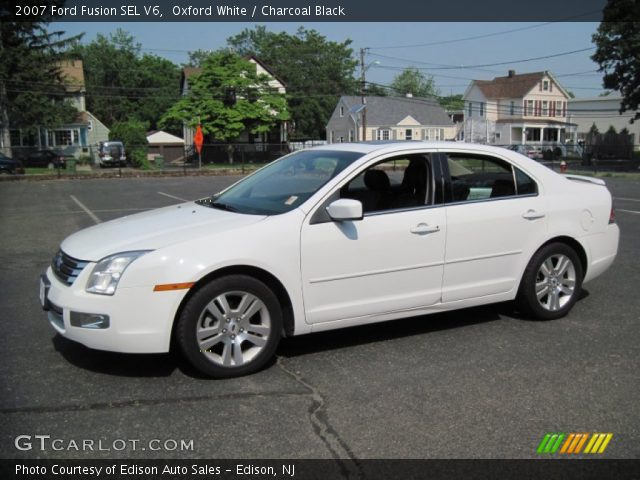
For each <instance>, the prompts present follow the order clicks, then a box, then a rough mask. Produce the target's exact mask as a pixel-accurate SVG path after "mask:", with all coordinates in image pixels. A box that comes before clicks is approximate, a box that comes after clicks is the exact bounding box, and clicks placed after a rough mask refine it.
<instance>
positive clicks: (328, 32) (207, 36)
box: [52, 22, 602, 97]
mask: <svg viewBox="0 0 640 480" xmlns="http://www.w3.org/2000/svg"><path fill="white" fill-rule="evenodd" d="M255 25H256V24H255V23H239V22H228V23H204V22H199V23H168V22H167V23H142V22H139V23H136V22H127V23H116V22H111V23H79V22H78V23H62V22H59V23H55V24H53V25H52V27H53V28H56V29H57V28H60V29H62V30H65V31H66V32H67V33H68V34H76V33H81V32H85V37H84V40H83V41H84V42H90V41H91V40H93V39H94V38H95V36H96V35H97V34H98V33H102V34H108V33H111V32H113V31H115V30H116V29H117V28H122V29H124V30H126V31H128V32H129V33H131V34H132V35H133V36H134V37H135V38H136V40H137V41H138V42H139V43H141V44H142V48H143V51H144V52H148V53H153V54H156V55H159V56H163V57H166V58H168V59H169V60H171V61H173V62H175V63H178V64H179V63H182V62H185V61H186V60H187V52H188V51H190V50H196V49H198V48H202V49H211V50H215V49H217V48H220V47H223V46H225V44H226V39H227V38H228V37H230V36H232V35H235V34H237V33H239V32H240V31H242V30H243V29H245V28H253V27H254V26H255ZM265 25H266V27H267V29H269V30H272V31H276V32H279V31H286V32H289V33H293V32H295V31H296V30H297V29H298V27H299V26H301V25H302V26H304V27H306V28H309V29H315V30H317V31H318V32H320V33H321V34H322V35H324V36H326V37H327V38H328V39H330V40H334V41H344V40H346V39H351V40H352V42H353V43H352V47H353V48H354V50H355V51H356V52H357V51H358V50H359V49H360V48H363V47H366V48H370V50H369V54H368V56H367V62H368V63H371V66H370V68H369V69H368V70H367V80H368V81H371V82H375V83H380V84H389V83H390V82H391V81H392V79H393V77H394V75H396V74H397V73H399V70H398V69H402V68H404V67H408V66H414V67H419V68H424V69H425V70H423V72H424V73H425V74H428V75H429V74H430V75H434V79H435V81H436V85H437V86H438V88H439V89H440V91H441V94H442V95H448V94H451V93H462V92H464V89H465V88H466V86H467V85H468V84H469V80H470V79H491V78H493V77H495V76H502V75H506V72H507V70H509V69H514V70H516V71H517V72H518V73H526V72H535V71H540V70H549V71H551V72H552V73H553V74H554V75H556V76H557V78H558V80H559V81H560V83H561V84H562V85H563V86H564V87H565V88H566V89H567V90H570V91H572V92H573V93H574V94H575V96H576V97H594V96H597V95H598V94H599V93H601V92H602V89H601V83H602V76H601V74H600V73H597V72H596V70H597V65H596V64H595V63H594V62H593V61H592V60H591V59H590V58H589V57H590V55H591V54H592V53H593V50H588V51H583V52H577V53H573V54H569V55H562V56H557V57H553V58H547V59H542V60H535V61H527V62H519V63H507V64H504V65H497V66H488V67H478V68H459V67H460V66H474V65H486V64H495V63H503V62H512V61H516V60H524V59H531V58H538V57H543V56H548V55H554V54H558V53H564V52H571V51H575V50H582V49H586V48H590V47H593V43H592V41H591V36H592V34H593V33H595V31H596V30H597V28H598V24H597V23H591V22H572V23H550V22H546V23H543V22H538V23H508V22H496V23H479V22H478V23H468V22H467V23H305V24H301V23H293V22H291V23H267V24H265ZM513 30H517V31H513ZM502 32H507V33H502ZM494 33H495V34H496V35H491V36H487V37H485V38H476V39H472V40H464V39H466V38H468V37H476V36H482V35H486V34H494ZM452 40H456V41H453V42H452ZM441 42H446V43H441ZM427 43H429V44H431V45H425V46H417V45H424V44H427ZM434 43H439V44H436V45H434ZM389 47H393V48H389ZM374 61H377V62H380V63H379V64H373V62H374ZM451 66H454V67H458V68H448V67H451Z"/></svg>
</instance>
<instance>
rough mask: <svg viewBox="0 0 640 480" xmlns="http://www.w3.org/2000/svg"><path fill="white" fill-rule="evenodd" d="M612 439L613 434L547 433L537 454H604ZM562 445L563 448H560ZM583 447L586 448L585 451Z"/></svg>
mask: <svg viewBox="0 0 640 480" xmlns="http://www.w3.org/2000/svg"><path fill="white" fill-rule="evenodd" d="M612 438H613V433H593V434H590V433H569V434H564V433H547V434H546V435H545V436H544V438H543V439H542V441H541V442H540V445H538V449H537V452H538V453H539V454H545V453H546V454H554V453H564V454H574V455H576V454H579V453H591V454H593V453H604V451H605V450H606V448H607V446H608V445H609V442H610V441H611V439H612ZM587 440H588V441H587ZM563 441H564V442H563ZM585 444H586V447H585ZM561 445H562V448H561V447H560V446H561ZM583 447H585V448H584V451H583Z"/></svg>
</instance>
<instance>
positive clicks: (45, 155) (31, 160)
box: [23, 149, 72, 168]
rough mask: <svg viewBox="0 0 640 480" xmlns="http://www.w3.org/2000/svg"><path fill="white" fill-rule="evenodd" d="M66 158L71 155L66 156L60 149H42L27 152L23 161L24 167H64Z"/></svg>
mask: <svg viewBox="0 0 640 480" xmlns="http://www.w3.org/2000/svg"><path fill="white" fill-rule="evenodd" d="M68 158H72V156H67V155H65V154H64V153H62V152H60V151H56V150H51V149H44V150H36V151H33V152H31V153H29V154H28V155H27V157H26V158H25V159H24V161H23V163H24V166H25V167H49V168H66V167H67V159H68Z"/></svg>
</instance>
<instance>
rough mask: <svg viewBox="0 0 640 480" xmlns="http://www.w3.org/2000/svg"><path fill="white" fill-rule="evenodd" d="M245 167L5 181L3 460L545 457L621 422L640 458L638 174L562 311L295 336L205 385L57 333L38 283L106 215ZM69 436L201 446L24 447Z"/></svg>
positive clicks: (498, 313)
mask: <svg viewBox="0 0 640 480" xmlns="http://www.w3.org/2000/svg"><path fill="white" fill-rule="evenodd" d="M233 180H234V178H232V177H185V178H154V179H144V178H140V179H100V180H76V181H42V182H33V181H30V182H3V183H0V228H1V231H2V244H1V245H2V246H1V247H0V272H1V275H0V302H1V311H2V329H3V331H2V335H0V352H1V353H0V359H1V361H0V389H1V392H2V395H1V398H0V425H1V426H0V432H1V437H0V456H1V457H3V458H87V457H89V458H121V457H131V458H153V457H162V458H171V457H180V458H274V459H279V458H295V459H302V458H344V459H348V458H534V457H536V456H537V455H536V448H537V446H538V444H539V443H540V440H541V439H542V437H543V436H544V435H545V434H546V433H547V432H612V433H613V435H614V436H613V439H612V441H611V443H610V444H609V446H608V448H607V451H606V454H605V456H606V457H607V458H638V457H640V402H638V392H640V375H639V374H638V372H639V371H640V360H639V359H640V323H639V321H640V289H639V287H640V281H639V279H640V273H639V272H640V241H638V238H640V183H635V182H631V181H625V180H617V181H613V180H609V181H608V184H609V187H610V189H611V190H612V192H613V195H614V197H615V198H616V200H615V202H616V206H617V208H618V214H617V221H618V224H619V225H620V228H621V230H622V237H621V244H620V251H619V255H618V258H617V260H616V262H615V264H614V266H613V267H612V268H611V269H610V270H609V271H608V272H606V274H604V275H603V276H601V277H600V278H598V279H596V280H594V281H593V282H591V283H589V284H587V285H586V286H585V290H586V291H585V294H584V295H583V298H582V299H581V300H580V301H579V302H578V304H577V305H576V307H575V308H574V309H573V311H572V312H571V314H570V315H569V316H568V317H566V318H564V319H561V320H556V321H550V322H533V321H528V320H525V319H521V318H517V317H516V316H514V314H513V313H512V312H511V310H510V308H509V306H508V305H498V306H491V307H483V308H474V309H467V310H463V311H458V312H450V313H446V314H439V315H433V316H427V317H420V318H415V319H408V320H403V321H396V322H390V323H384V324H379V325H372V326H366V327H358V328H352V329H348V330H340V331H335V332H327V333H321V334H314V335H309V336H302V337H297V338H292V339H286V340H284V341H283V342H282V343H281V345H280V347H279V349H278V360H277V362H276V363H274V364H273V365H271V367H269V368H267V369H266V370H264V371H262V372H260V373H257V374H255V375H252V376H249V377H244V378H239V379H232V380H208V379H203V378H202V377H200V376H198V375H197V374H196V373H194V371H193V370H191V369H190V368H189V367H188V366H187V365H185V363H184V362H183V361H182V360H181V359H180V358H179V357H178V356H177V355H173V354H166V355H123V354H112V353H106V352H98V351H92V350H89V349H86V348H84V347H82V346H80V345H77V344H74V343H72V342H69V341H67V340H65V339H62V338H60V337H58V336H56V335H55V333H54V331H53V329H52V328H51V327H50V326H49V325H48V323H47V321H46V318H45V314H44V312H42V311H41V309H40V306H39V301H38V277H39V275H40V273H41V272H43V271H44V270H45V268H46V267H47V265H48V264H49V262H50V261H51V258H52V256H53V254H54V253H55V252H56V250H57V248H58V245H59V243H60V242H61V241H62V240H63V239H64V238H65V237H66V236H67V235H69V234H71V233H73V232H75V231H77V230H79V229H81V228H84V227H88V226H90V225H93V224H94V223H95V222H101V221H107V220H110V219H113V218H117V217H120V216H123V215H128V214H132V213H136V212H138V211H143V210H147V209H151V208H155V207H161V206H166V205H171V204H173V203H178V202H179V201H181V200H180V199H186V200H192V199H195V198H199V197H202V196H205V195H207V194H210V193H213V192H215V191H217V190H219V189H221V188H222V187H223V186H226V185H228V184H229V183H230V182H231V181H233ZM19 435H50V436H51V437H52V438H59V439H64V440H65V441H67V442H68V441H69V440H76V441H82V440H84V439H94V440H96V442H97V441H98V440H100V439H103V440H104V442H105V445H107V446H110V445H112V444H113V441H114V440H115V439H126V440H131V439H137V440H140V441H141V442H142V443H141V444H139V446H140V445H144V444H145V443H144V442H145V441H148V440H151V439H162V440H163V441H164V440H166V439H171V440H176V441H178V442H179V441H180V440H187V441H189V440H193V449H191V450H187V451H181V450H180V449H175V450H160V451H149V449H145V450H142V448H140V449H136V450H133V449H132V448H129V447H127V448H126V449H124V450H122V451H120V450H114V449H110V450H105V451H93V452H90V453H87V452H82V451H80V452H78V451H75V450H67V449H64V450H62V451H54V450H52V449H51V448H48V449H46V450H45V451H41V450H40V449H37V448H34V449H32V450H26V451H22V450H17V449H16V447H15V446H14V439H15V438H16V437H17V436H19Z"/></svg>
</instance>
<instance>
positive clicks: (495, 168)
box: [448, 154, 516, 202]
mask: <svg viewBox="0 0 640 480" xmlns="http://www.w3.org/2000/svg"><path fill="white" fill-rule="evenodd" d="M448 165H449V173H450V175H451V201H452V202H471V201H478V200H486V199H490V198H498V197H509V196H513V195H516V186H515V183H514V180H513V170H512V169H511V164H509V163H507V162H504V161H502V160H498V159H496V158H491V157H484V156H475V155H464V154H449V156H448Z"/></svg>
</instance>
